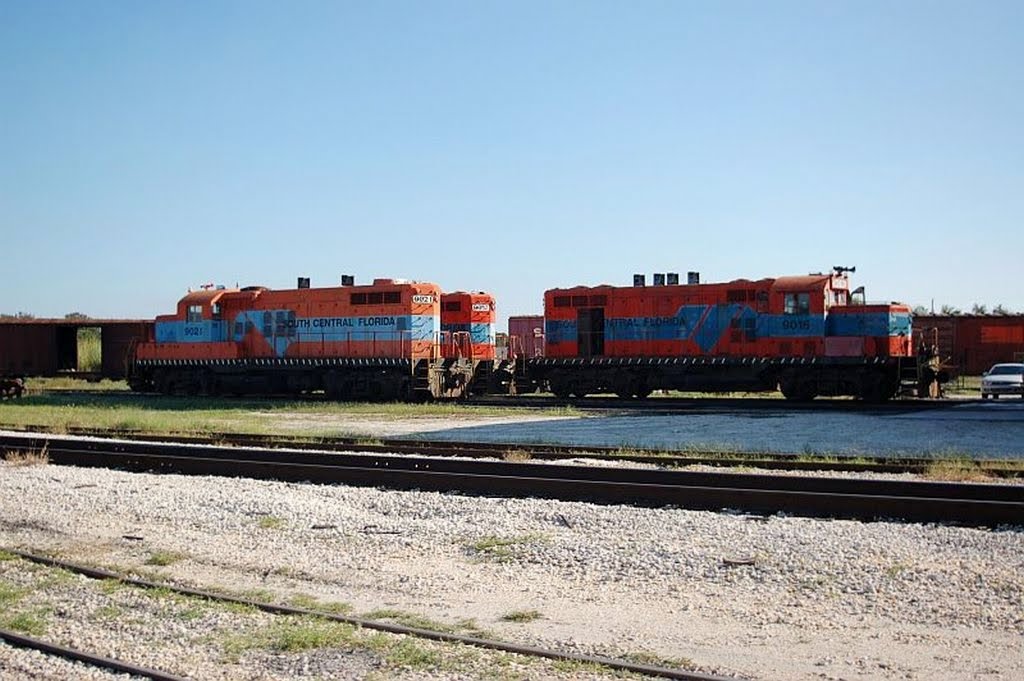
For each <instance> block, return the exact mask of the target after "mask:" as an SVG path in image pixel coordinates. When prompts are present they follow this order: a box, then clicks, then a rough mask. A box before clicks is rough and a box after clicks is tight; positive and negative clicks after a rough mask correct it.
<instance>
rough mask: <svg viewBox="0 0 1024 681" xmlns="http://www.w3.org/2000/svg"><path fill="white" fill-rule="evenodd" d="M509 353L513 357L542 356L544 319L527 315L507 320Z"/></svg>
mask: <svg viewBox="0 0 1024 681" xmlns="http://www.w3.org/2000/svg"><path fill="white" fill-rule="evenodd" d="M508 343H509V348H510V349H509V353H510V354H511V355H513V356H515V357H522V358H524V359H525V358H529V357H543V356H544V317H543V316H542V315H527V316H519V317H509V318H508Z"/></svg>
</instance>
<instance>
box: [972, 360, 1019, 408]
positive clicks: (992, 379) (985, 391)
mask: <svg viewBox="0 0 1024 681" xmlns="http://www.w3.org/2000/svg"><path fill="white" fill-rule="evenodd" d="M1000 395H1017V396H1019V397H1024V364H996V365H995V366H993V367H992V368H991V369H989V370H988V371H986V372H985V373H984V374H982V375H981V399H983V400H984V399H987V398H989V397H992V398H995V399H998V398H999V396H1000Z"/></svg>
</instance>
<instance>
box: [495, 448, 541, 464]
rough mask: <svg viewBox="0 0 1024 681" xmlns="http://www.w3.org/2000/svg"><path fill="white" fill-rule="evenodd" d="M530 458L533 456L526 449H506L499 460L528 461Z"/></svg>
mask: <svg viewBox="0 0 1024 681" xmlns="http://www.w3.org/2000/svg"><path fill="white" fill-rule="evenodd" d="M532 458H533V455H532V454H531V453H530V451H529V450H528V449H506V450H505V451H504V452H502V454H501V459H502V460H503V461H512V462H517V461H529V460H530V459H532Z"/></svg>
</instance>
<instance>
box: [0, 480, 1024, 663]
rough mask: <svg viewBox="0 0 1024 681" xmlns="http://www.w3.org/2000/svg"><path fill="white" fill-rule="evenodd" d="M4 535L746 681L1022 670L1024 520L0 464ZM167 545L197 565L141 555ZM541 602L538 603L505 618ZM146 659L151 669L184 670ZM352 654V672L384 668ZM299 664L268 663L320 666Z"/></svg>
mask: <svg viewBox="0 0 1024 681" xmlns="http://www.w3.org/2000/svg"><path fill="white" fill-rule="evenodd" d="M314 528H319V529H314ZM126 536H128V537H142V540H141V541H136V540H132V539H125V537H126ZM0 545H2V546H7V547H20V548H24V549H31V550H51V551H57V552H59V553H60V555H62V556H64V557H66V558H68V559H69V560H76V561H91V562H94V563H97V564H102V565H106V566H109V567H113V568H117V569H136V570H144V571H150V572H156V573H157V574H159V575H161V576H164V577H166V578H171V579H175V580H178V581H181V582H186V583H189V584H192V585H196V586H199V587H220V588H231V589H234V590H238V591H246V590H252V589H261V590H267V591H272V592H274V593H276V594H279V595H280V596H281V598H282V599H285V598H288V597H289V596H293V595H294V594H296V593H304V594H309V595H312V596H315V597H317V598H320V599H323V600H327V601H344V602H347V603H350V604H351V605H352V606H353V608H354V609H355V611H356V612H357V613H365V612H367V611H372V610H375V609H379V608H390V609H397V610H402V611H406V612H410V613H417V614H420V615H423V616H426V617H429V618H432V619H434V620H440V621H444V622H449V623H452V622H457V621H459V620H464V619H472V620H474V621H475V623H476V624H477V625H478V626H480V627H482V628H484V629H487V630H489V631H491V632H493V633H495V634H496V635H498V636H500V637H503V638H506V639H509V640H515V641H520V642H526V643H533V644H540V645H545V646H551V647H557V648H561V649H566V650H573V651H579V652H594V653H600V654H610V655H620V654H628V653H632V654H640V653H644V654H650V655H653V656H655V657H657V658H673V659H680V660H683V659H685V660H689V661H692V663H693V664H694V665H696V666H697V667H699V668H700V669H702V670H704V671H709V672H712V673H720V674H736V675H740V676H743V677H745V678H751V679H852V678H857V679H871V678H879V679H972V678H978V677H979V676H985V677H986V678H996V679H998V678H1005V679H1017V678H1024V652H1022V646H1021V635H1022V634H1024V528H1021V527H1016V528H1004V529H1001V530H999V531H988V530H982V529H973V528H959V527H947V526H934V525H919V524H898V523H882V522H879V523H861V522H855V521H820V520H809V519H803V518H788V517H778V516H776V517H770V518H759V517H750V516H738V515H728V514H720V513H710V512H698V511H685V510H679V509H637V508H629V507H616V506H608V507H602V506H595V505H591V504H584V503H570V502H555V501H545V500H530V499H528V500H510V499H477V498H470V497H461V496H453V495H445V494H438V493H431V492H392V491H381V490H376V489H364V488H352V487H329V486H318V485H303V484H289V483H278V482H264V481H253V480H235V479H226V478H188V477H180V476H174V475H166V476H153V475H141V474H129V473H120V472H111V471H105V470H88V469H74V468H67V467H59V466H26V467H11V466H2V465H0ZM155 551H170V552H176V553H180V554H182V555H183V556H184V558H183V559H182V560H180V561H178V562H175V563H173V564H171V565H169V566H166V567H153V566H147V565H146V562H147V560H148V559H150V557H151V555H152V553H153V552H155ZM750 558H752V559H754V561H755V564H754V565H728V564H727V563H726V561H729V560H738V561H740V562H742V561H744V560H746V559H750ZM0 583H2V582H0ZM68 607H72V606H68ZM528 610H535V611H538V612H539V613H540V614H541V615H542V617H541V618H540V619H537V620H534V621H531V622H520V623H513V622H506V621H503V620H502V616H503V615H506V614H508V613H510V612H512V611H528ZM171 622H173V620H171ZM167 626H171V625H170V624H169V625H167ZM91 636H95V637H99V638H97V639H96V641H95V642H102V640H103V637H104V636H113V634H105V633H103V632H96V633H94V634H91ZM118 640H119V641H121V643H120V644H121V645H127V644H125V643H124V641H123V640H121V639H118ZM9 651H10V649H9V648H0V671H4V670H6V669H16V667H15V666H14V665H16V664H18V663H17V661H16V660H15V662H10V660H12V659H15V658H13V657H11V656H9ZM153 655H155V656H157V659H154V660H153V661H147V660H144V661H142V663H145V664H150V665H151V666H156V667H160V668H163V669H166V670H168V671H172V672H175V673H183V671H176V668H175V667H174V665H173V659H170V660H169V659H165V658H163V657H160V655H161V653H160V651H159V650H157V651H155V652H154V653H153ZM168 655H169V656H172V657H173V655H172V653H168ZM18 659H20V658H18ZM158 663H159V664H158ZM353 664H354V666H353V667H352V668H351V671H350V672H348V674H349V675H350V676H352V677H361V676H362V675H363V674H364V673H366V670H367V669H371V668H373V665H372V664H370V663H367V662H365V661H363V662H361V663H360V662H358V661H356V662H353ZM360 664H362V666H360ZM314 668H315V665H314ZM303 669H304V668H303V667H302V665H301V664H298V665H291V666H287V665H286V666H285V667H282V668H281V669H278V670H277V671H275V672H274V676H273V678H293V676H294V677H303V676H310V675H315V674H316V673H322V672H323V671H324V669H325V668H323V667H320V668H319V669H320V672H316V671H315V669H314V671H312V672H307V671H303ZM330 669H334V670H335V671H334V672H332V673H336V671H337V670H336V668H334V667H330ZM474 669H476V671H475V672H472V673H470V674H469V675H470V676H473V675H474V674H475V675H477V676H483V677H486V676H488V675H489V672H487V671H481V669H486V668H485V667H474ZM207 671H208V670H207ZM226 673H227V672H223V671H222V670H221V671H218V674H226ZM418 673H420V674H423V675H424V677H429V676H445V675H447V676H451V673H450V672H445V671H441V670H436V671H435V672H423V671H421V672H418ZM548 673H554V671H553V670H552V669H551V668H544V670H543V671H540V672H538V671H536V670H534V672H532V674H533V675H534V676H536V675H538V674H540V676H541V677H542V676H546V675H547V674H548ZM206 675H208V674H203V676H204V677H205V676H206ZM45 677H46V676H45V674H44V678H45ZM97 678H100V677H97ZM223 678H246V677H243V676H239V677H232V676H230V675H227V676H223Z"/></svg>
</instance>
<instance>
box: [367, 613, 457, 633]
mask: <svg viewBox="0 0 1024 681" xmlns="http://www.w3.org/2000/svg"><path fill="white" fill-rule="evenodd" d="M361 617H363V618H364V619H368V620H391V621H392V622H394V623H395V624H401V625H402V626H404V627H413V628H414V629H429V630H431V631H443V632H445V633H449V634H454V633H456V632H457V631H458V630H459V627H458V626H455V625H451V624H444V623H442V622H438V621H437V620H432V619H430V618H429V617H424V616H423V615H418V614H416V613H412V612H406V611H404V610H396V609H393V608H381V609H379V610H371V611H370V612H368V613H365V614H363V615H361Z"/></svg>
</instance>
